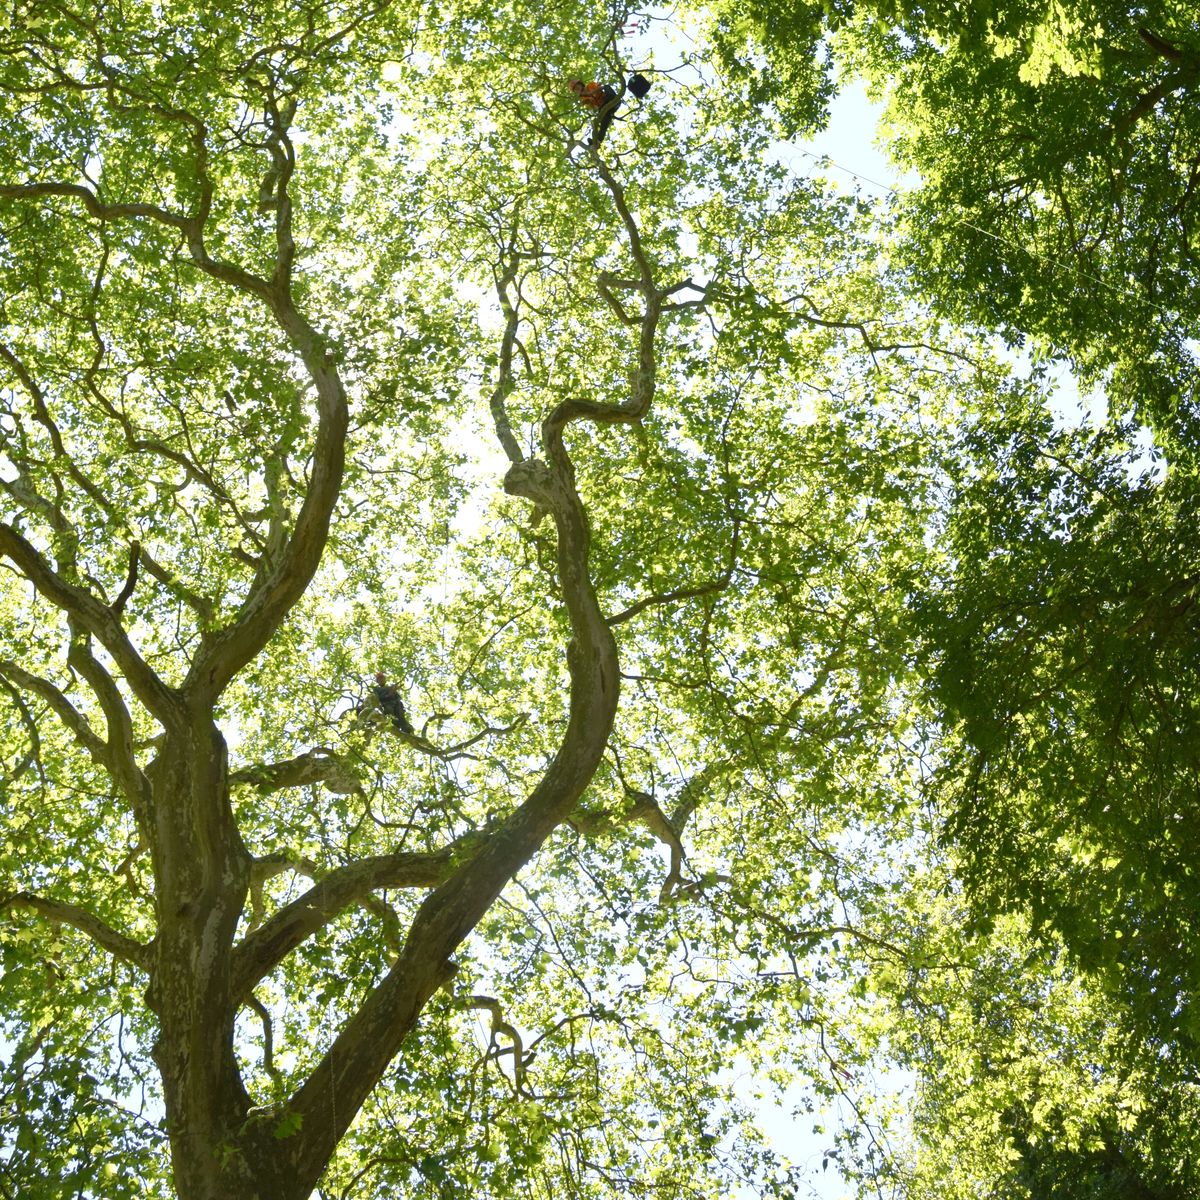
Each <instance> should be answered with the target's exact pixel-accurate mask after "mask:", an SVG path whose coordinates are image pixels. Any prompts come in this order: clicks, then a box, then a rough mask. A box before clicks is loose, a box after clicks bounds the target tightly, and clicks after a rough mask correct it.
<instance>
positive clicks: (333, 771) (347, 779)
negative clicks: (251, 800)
mask: <svg viewBox="0 0 1200 1200" xmlns="http://www.w3.org/2000/svg"><path fill="white" fill-rule="evenodd" d="M229 782H230V784H239V783H247V784H251V785H252V786H254V787H255V788H257V789H258V791H259V792H261V793H263V794H264V795H266V794H269V793H271V792H278V791H282V790H283V789H284V788H292V787H303V786H304V785H305V784H310V783H324V784H325V785H326V786H327V787H328V788H329V790H330V791H331V792H336V793H337V794H338V795H340V796H348V795H351V794H352V793H354V792H359V791H361V790H362V787H361V785H360V784H359V782H358V780H357V778H355V775H354V772H353V771H352V770H351V769H350V768H349V767H348V766H347V765H346V761H345V759H343V758H341V757H339V756H338V755H337V754H336V753H335V752H334V751H332V750H330V749H329V748H328V747H327V746H314V747H313V748H312V749H311V750H307V751H305V752H304V753H303V754H297V755H296V757H295V758H288V759H284V760H283V761H282V762H275V763H263V764H262V765H260V766H256V767H242V768H241V769H240V770H237V771H234V772H232V773H231V774H230V776H229Z"/></svg>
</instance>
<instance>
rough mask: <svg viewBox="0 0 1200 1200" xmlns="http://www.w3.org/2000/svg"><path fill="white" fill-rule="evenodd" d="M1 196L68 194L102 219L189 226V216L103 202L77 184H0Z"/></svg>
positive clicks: (27, 197)
mask: <svg viewBox="0 0 1200 1200" xmlns="http://www.w3.org/2000/svg"><path fill="white" fill-rule="evenodd" d="M0 196H2V197H5V198H6V199H11V200H37V199H39V198H41V197H49V196H67V197H70V198H71V199H74V200H81V201H83V206H84V207H85V208H86V209H87V210H88V212H89V213H91V215H92V216H93V217H96V218H97V219H98V220H101V221H117V220H122V219H125V218H131V217H148V218H150V220H152V221H157V222H159V224H162V225H169V226H171V227H172V228H173V229H183V230H186V229H188V228H190V227H191V225H192V223H193V221H192V218H191V217H185V216H183V215H181V214H180V213H172V212H168V211H167V210H166V209H165V208H159V207H158V206H157V205H156V204H105V203H103V202H102V201H101V199H100V197H99V196H97V195H96V193H95V192H93V191H92V189H91V188H87V187H84V186H83V185H82V184H79V183H52V182H45V183H0Z"/></svg>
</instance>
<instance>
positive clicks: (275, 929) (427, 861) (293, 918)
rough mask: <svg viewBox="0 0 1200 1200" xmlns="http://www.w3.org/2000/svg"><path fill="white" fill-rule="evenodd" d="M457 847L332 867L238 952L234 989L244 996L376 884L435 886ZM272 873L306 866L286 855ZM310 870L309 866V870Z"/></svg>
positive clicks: (279, 858)
mask: <svg viewBox="0 0 1200 1200" xmlns="http://www.w3.org/2000/svg"><path fill="white" fill-rule="evenodd" d="M455 850H456V847H455V846H451V847H447V848H446V849H444V850H438V851H434V852H433V853H430V854H381V855H377V856H375V857H373V858H365V859H361V860H359V861H358V862H353V863H348V864H347V865H346V866H344V867H338V868H336V869H335V870H333V871H330V872H329V874H328V875H326V876H325V877H324V878H323V879H320V880H319V881H318V882H317V883H315V884H314V885H313V886H312V887H311V888H309V889H308V891H307V892H305V893H304V895H302V896H300V897H298V898H297V899H295V900H293V901H292V902H291V903H290V904H287V905H285V906H284V907H283V908H281V909H280V910H279V911H278V912H276V913H275V914H274V915H273V916H272V917H271V918H270V919H269V920H268V921H266V922H264V923H263V924H262V925H260V926H259V927H258V928H257V929H255V930H254V931H253V932H252V933H249V934H247V935H246V937H245V938H244V939H243V940H242V942H241V944H240V945H238V946H237V947H236V948H235V949H234V952H233V967H232V978H233V981H234V982H233V985H232V991H233V995H234V996H235V997H237V998H239V1000H240V999H244V997H245V996H247V995H248V994H249V991H250V989H251V988H253V987H254V986H255V985H256V984H257V983H258V982H259V981H260V980H261V979H263V978H264V977H265V976H267V975H268V974H270V972H271V971H273V970H274V969H275V967H276V966H278V964H279V963H281V962H282V961H283V960H284V958H286V957H287V956H288V954H290V953H291V952H292V951H293V950H294V949H295V948H296V947H297V946H299V945H300V944H301V943H302V942H304V941H305V940H306V939H307V938H309V937H311V936H312V935H313V934H314V933H317V932H318V931H319V930H321V929H323V928H324V927H325V926H326V925H328V924H329V922H330V921H332V920H333V919H334V918H335V917H336V916H338V914H339V913H342V912H344V911H345V910H346V909H347V908H350V907H352V906H353V905H355V904H359V903H362V902H363V901H364V899H366V898H368V897H369V896H370V895H371V893H372V892H374V891H375V890H376V889H377V888H388V887H392V888H394V887H434V886H436V885H437V884H439V883H440V882H442V880H443V879H445V877H446V874H447V872H448V870H449V869H450V867H451V865H452V863H453V861H454V853H455ZM265 862H266V865H267V866H268V867H269V868H270V869H272V872H273V873H278V872H279V871H285V870H289V869H293V868H294V869H297V870H299V869H301V868H302V867H305V866H308V865H309V864H300V866H297V865H296V864H295V863H294V862H292V861H291V860H288V859H286V858H285V857H284V856H273V857H272V858H270V859H267V860H265ZM305 873H306V874H307V873H308V872H307V870H306V871H305Z"/></svg>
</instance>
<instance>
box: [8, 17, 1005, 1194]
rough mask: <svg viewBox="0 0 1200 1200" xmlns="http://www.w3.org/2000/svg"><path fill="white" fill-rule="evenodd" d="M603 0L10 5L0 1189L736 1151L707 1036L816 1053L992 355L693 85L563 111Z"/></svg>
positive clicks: (901, 885) (508, 1173)
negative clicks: (403, 710) (941, 538)
mask: <svg viewBox="0 0 1200 1200" xmlns="http://www.w3.org/2000/svg"><path fill="white" fill-rule="evenodd" d="M623 17H624V14H621V13H617V14H615V19H614V14H611V13H605V14H598V15H597V16H596V17H595V18H594V20H593V21H592V23H591V24H587V23H584V24H581V17H580V13H579V12H578V11H577V8H576V6H562V8H561V10H559V9H547V8H546V7H545V6H544V5H541V4H538V5H535V6H529V7H528V8H527V7H525V6H522V5H519V4H516V5H513V6H511V7H509V6H503V5H501V6H496V5H488V6H483V7H472V6H470V5H462V6H455V5H452V6H449V7H444V8H442V9H439V10H436V11H435V10H432V9H431V10H429V12H428V13H415V12H412V11H410V10H409V9H408V8H407V7H401V6H393V5H389V4H387V3H382V2H381V3H375V4H370V5H366V6H361V5H348V6H345V7H343V6H340V5H335V4H328V3H317V4H296V5H292V6H289V9H288V11H287V13H286V14H285V15H281V14H280V13H279V12H278V11H276V7H275V6H265V5H258V4H254V3H251V4H245V3H243V4H239V5H227V4H218V5H211V4H206V5H197V6H192V5H189V4H182V3H181V4H165V5H164V4H158V3H156V4H148V3H123V4H119V5H117V4H111V5H110V4H94V5H88V6H80V7H78V8H76V7H72V6H70V5H67V4H60V3H57V2H49V3H46V2H41V0H39V3H38V4H37V5H36V6H33V7H30V8H29V9H28V11H21V10H20V9H18V10H17V12H16V19H15V20H14V22H13V23H12V24H11V26H10V27H9V28H8V29H7V30H6V31H5V32H4V33H3V35H2V44H0V49H2V55H0V105H2V106H3V112H4V121H3V123H2V126H0V128H2V132H0V139H2V142H3V155H2V161H3V168H2V169H0V221H2V229H3V251H2V254H0V272H2V273H3V285H2V286H3V301H2V303H3V313H2V320H0V379H2V383H3V391H2V392H0V395H2V397H3V414H2V415H0V452H2V453H0V464H2V468H3V469H2V471H0V491H2V496H0V506H2V513H3V522H2V523H0V554H2V555H3V561H4V566H5V570H4V573H3V575H2V576H0V580H2V583H0V587H2V589H3V590H2V594H0V595H2V599H0V623H2V628H3V646H4V651H3V657H2V659H0V702H2V710H0V711H2V719H3V722H4V745H5V759H4V771H5V776H4V783H3V787H4V797H5V822H6V825H5V840H4V849H3V855H4V858H3V865H4V872H5V880H6V882H5V885H4V892H3V896H2V899H3V907H4V910H5V914H6V916H5V920H6V934H5V939H4V946H3V953H4V963H5V972H4V979H3V984H2V985H0V989H2V997H3V1004H4V1008H5V1012H6V1014H7V1015H6V1024H5V1039H6V1046H7V1049H8V1051H9V1053H8V1054H6V1059H7V1063H6V1067H5V1075H4V1087H5V1101H4V1103H5V1126H6V1132H5V1135H4V1149H5V1157H4V1167H3V1174H2V1178H3V1180H4V1187H5V1188H6V1190H7V1192H8V1194H12V1195H17V1194H19V1195H22V1196H37V1195H41V1194H46V1195H61V1194H68V1193H69V1194H73V1195H104V1196H110V1197H112V1196H138V1195H164V1194H168V1193H169V1192H170V1191H171V1190H172V1189H173V1190H174V1192H175V1194H177V1195H179V1196H180V1197H182V1198H184V1200H218V1198H221V1200H238V1198H250V1197H259V1198H261V1200H266V1198H267V1197H272V1198H276V1197H277V1198H280V1200H283V1198H288V1200H291V1198H296V1200H299V1198H303V1197H307V1196H308V1195H309V1194H310V1193H311V1192H312V1191H313V1189H314V1188H315V1187H317V1186H318V1181H322V1182H321V1184H320V1186H321V1187H322V1189H323V1190H325V1191H326V1193H327V1194H330V1195H333V1194H338V1195H344V1196H352V1195H353V1196H359V1195H374V1194H396V1193H400V1194H406V1195H408V1194H411V1195H413V1196H444V1195H463V1194H475V1195H505V1194H510V1193H515V1192H519V1193H520V1194H528V1195H543V1196H556V1197H557V1196H599V1195H615V1194H655V1195H664V1196H674V1195H681V1196H682V1195H714V1194H725V1193H726V1192H727V1191H728V1189H729V1188H730V1187H732V1186H733V1181H734V1180H735V1179H738V1178H742V1179H745V1180H747V1181H749V1182H752V1183H757V1184H758V1185H759V1186H762V1187H763V1188H766V1189H767V1190H769V1191H770V1193H771V1194H778V1195H786V1194H789V1190H790V1189H794V1187H795V1186H796V1182H795V1179H794V1177H793V1175H792V1173H791V1172H790V1170H789V1169H788V1168H787V1167H786V1165H785V1164H783V1163H782V1162H780V1161H779V1160H778V1159H777V1158H776V1157H774V1156H772V1155H771V1154H770V1153H769V1152H768V1151H766V1150H765V1149H764V1148H763V1147H762V1146H761V1145H760V1144H758V1143H756V1142H754V1141H753V1140H752V1139H751V1138H750V1137H749V1135H748V1134H746V1133H745V1132H744V1131H742V1126H741V1114H740V1111H739V1109H738V1107H737V1103H736V1097H735V1096H734V1094H733V1081H732V1079H731V1075H730V1072H729V1070H728V1067H729V1056H730V1053H731V1052H732V1050H733V1049H734V1048H741V1050H742V1051H744V1052H745V1053H746V1054H748V1055H749V1056H750V1060H751V1061H757V1062H759V1063H767V1062H769V1063H770V1064H771V1068H770V1069H771V1072H772V1073H774V1072H785V1071H786V1070H787V1069H788V1068H792V1069H800V1070H803V1071H807V1072H808V1073H809V1074H810V1075H811V1076H813V1077H814V1078H816V1079H817V1080H818V1081H820V1086H821V1087H822V1088H823V1089H824V1090H825V1091H827V1092H829V1093H831V1094H832V1093H835V1092H841V1091H845V1090H846V1089H847V1086H848V1081H851V1080H853V1078H854V1076H855V1072H856V1070H857V1065H856V1064H857V1062H858V1061H860V1060H861V1059H862V1058H863V1056H864V1054H865V1051H861V1049H856V1048H855V1045H854V1044H853V1043H852V1042H851V1041H849V1040H845V1039H842V1038H841V1037H840V1035H839V1025H838V1014H839V1013H842V1012H844V1011H845V1008H846V1005H847V1003H848V1002H849V1001H850V1000H852V998H853V997H856V996H862V995H865V988H866V982H865V981H866V977H867V974H868V973H869V972H870V971H871V970H873V969H874V967H875V966H876V965H878V964H879V963H880V962H896V961H899V960H902V959H903V957H904V955H905V953H906V951H905V948H904V941H905V938H906V937H907V936H908V933H909V931H910V928H911V927H912V926H913V918H912V917H911V914H909V913H907V911H906V909H905V908H904V906H903V905H902V904H899V903H898V901H897V899H896V898H897V896H903V895H904V894H905V891H906V881H905V876H904V874H903V872H901V871H900V870H899V869H898V867H897V866H896V864H895V862H893V861H892V860H891V858H890V857H889V855H888V854H886V853H883V852H881V851H880V850H879V843H878V836H879V835H881V834H882V833H883V832H887V831H891V832H893V833H894V834H895V835H896V836H897V837H898V838H899V841H898V842H897V845H901V846H906V845H908V844H909V843H908V841H907V840H906V839H911V837H912V829H911V827H910V825H909V815H910V812H911V808H910V796H911V783H912V781H913V772H912V770H911V767H910V765H909V763H910V761H911V760H910V753H911V752H912V746H911V744H906V742H905V738H906V736H907V734H908V731H909V723H908V718H907V717H906V712H907V705H908V700H907V693H906V690H905V688H906V684H907V681H908V680H909V677H910V675H911V672H912V667H913V663H912V659H911V654H910V653H909V650H908V647H909V644H910V638H909V637H908V636H907V635H906V634H905V633H904V630H905V628H906V623H907V621H908V616H907V611H908V610H907V601H908V599H909V598H910V597H911V596H912V595H913V593H914V589H915V587H916V585H917V582H918V580H919V578H920V576H921V574H922V571H923V569H924V564H925V561H926V559H927V557H928V555H929V553H930V546H931V540H932V539H931V537H930V536H929V524H928V523H929V520H930V514H931V513H932V512H933V510H934V509H935V507H936V504H937V501H938V497H939V494H940V491H941V489H942V488H943V487H944V485H945V482H946V479H947V478H948V476H947V474H946V465H945V462H944V460H943V452H944V449H945V448H944V446H943V443H942V439H941V435H940V432H939V431H940V430H941V429H942V428H943V424H944V421H945V420H946V417H947V414H948V413H950V412H952V411H953V410H954V408H955V406H963V405H969V404H971V403H972V397H973V396H975V395H976V394H977V393H979V392H988V391H989V390H990V389H992V388H994V386H995V383H994V379H995V377H996V375H997V373H996V372H995V371H994V369H993V368H992V367H991V366H989V365H988V363H987V362H986V360H985V359H984V357H983V356H982V355H980V354H979V353H978V352H977V351H969V350H968V348H966V347H964V346H962V345H954V344H951V342H950V341H949V339H948V337H947V335H946V334H945V332H944V331H943V330H940V329H939V328H938V327H937V326H936V325H935V324H934V323H933V322H931V321H928V320H927V319H925V318H923V317H922V316H921V314H920V311H919V308H918V307H917V306H916V305H915V304H914V302H913V301H912V300H911V298H908V297H906V296H904V295H902V294H900V292H899V291H898V289H897V287H896V285H895V282H894V281H893V280H891V279H890V278H889V276H888V273H887V262H886V257H885V256H883V255H881V253H880V240H881V238H882V236H883V234H882V233H881V231H880V230H879V229H878V228H877V227H876V226H874V225H873V224H872V223H871V220H870V214H869V213H867V212H866V211H865V210H864V209H862V208H861V207H860V206H859V205H858V204H857V203H855V202H853V201H849V200H846V199H844V198H839V197H837V196H836V195H834V194H832V193H831V192H830V191H829V190H828V189H826V188H825V186H824V185H823V184H822V183H821V182H820V181H815V180H806V179H797V178H794V177H791V176H790V175H789V174H788V173H787V172H786V171H784V170H782V169H781V168H779V167H778V166H777V165H772V159H771V156H770V154H769V153H767V151H768V149H769V142H770V136H771V126H770V125H769V124H767V123H766V122H765V120H764V119H763V118H762V116H761V113H760V111H759V109H758V108H757V107H756V105H755V104H754V103H753V102H752V100H751V97H750V93H749V91H748V90H746V89H745V88H744V87H743V83H744V81H739V80H737V79H730V80H727V81H726V82H725V83H724V84H723V85H722V86H721V87H719V88H718V87H717V86H716V82H717V81H716V77H715V76H714V75H712V74H711V72H710V73H709V74H707V75H706V74H705V73H704V72H705V71H706V70H708V68H706V67H704V65H703V64H702V63H693V64H692V65H691V66H689V67H687V68H686V69H684V68H681V69H680V70H679V72H677V73H676V74H668V73H663V74H659V75H656V76H655V77H654V82H655V87H654V90H653V91H652V93H651V96H650V98H649V100H648V101H647V102H646V103H645V104H644V105H642V106H640V107H639V106H635V105H634V104H633V102H632V98H631V97H629V96H625V97H623V108H622V112H621V116H622V117H623V118H624V119H623V120H620V121H618V122H617V123H616V124H615V126H614V128H613V130H612V131H611V132H610V133H609V135H608V138H607V140H606V141H605V142H604V143H602V144H601V145H600V146H599V147H589V146H586V145H585V144H584V142H585V141H586V138H587V132H588V131H587V127H588V125H589V123H590V122H589V120H588V118H587V115H586V114H585V113H584V112H583V111H582V110H581V109H579V108H578V106H577V105H576V102H575V99H574V97H573V96H572V95H571V93H570V92H569V91H567V89H566V88H565V86H564V85H565V80H566V79H568V78H569V77H571V76H572V75H583V76H585V77H590V76H591V75H592V74H606V75H608V76H609V77H611V78H612V79H614V80H619V79H620V78H622V77H623V75H624V72H625V67H626V63H625V62H624V61H623V56H622V46H624V45H625V43H622V42H621V41H620V40H619V39H618V37H617V34H618V33H619V31H620V29H621V26H622V24H623ZM501 484H502V486H501ZM376 670H379V671H382V672H383V673H384V674H385V675H386V676H389V677H391V679H392V681H393V682H396V683H398V685H399V688H400V691H401V692H402V695H403V699H404V701H405V702H406V704H407V707H408V713H409V716H410V717H411V719H412V721H413V724H414V726H415V728H416V730H417V732H416V733H414V734H407V733H402V732H400V731H399V730H398V729H396V728H395V727H394V726H393V724H392V722H391V720H390V718H389V717H388V715H387V713H386V712H384V711H383V710H382V708H381V705H380V701H379V697H378V696H377V695H376V694H375V693H374V692H372V691H371V690H370V689H369V687H368V683H369V680H370V678H371V676H372V675H373V673H374V672H375V671H376ZM857 947H861V948H862V950H863V953H862V954H861V955H859V954H858V950H857V949H856V948H857ZM481 1022H482V1024H481ZM483 1026H486V1031H485V1033H484V1035H483V1037H482V1040H481V1039H480V1035H479V1030H480V1029H481V1028H483ZM151 1059H152V1062H151ZM764 1069H765V1068H764ZM615 1115H619V1117H620V1119H619V1120H616V1121H614V1120H613V1117H614V1116H615ZM339 1146H340V1147H341V1151H340V1152H339ZM868 1157H869V1155H868ZM168 1162H169V1165H168Z"/></svg>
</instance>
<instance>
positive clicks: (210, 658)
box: [184, 247, 350, 703]
mask: <svg viewBox="0 0 1200 1200" xmlns="http://www.w3.org/2000/svg"><path fill="white" fill-rule="evenodd" d="M200 250H201V252H203V248H202V247H201V248H200ZM205 257H207V256H205ZM268 299H269V304H270V307H271V309H272V311H273V312H274V314H275V317H276V320H277V321H278V323H279V326H280V328H281V329H282V330H283V331H284V333H285V334H286V335H287V338H288V340H289V342H290V343H291V345H292V347H293V349H294V350H296V352H297V353H298V354H299V355H300V357H301V358H302V359H303V361H304V365H305V367H306V368H307V370H308V374H309V377H310V379H311V380H312V381H313V385H314V386H315V388H316V392H317V413H318V418H317V436H316V444H315V445H314V447H313V462H312V472H311V475H310V478H309V486H308V490H307V492H306V493H305V496H304V503H303V504H302V505H301V507H300V512H299V514H298V516H297V517H296V522H295V525H294V526H293V528H292V533H291V536H290V537H289V538H288V540H287V542H286V544H285V545H284V547H283V549H282V550H281V552H280V553H279V554H278V556H277V557H276V558H275V560H274V561H273V562H272V563H271V564H270V566H269V568H268V569H267V570H266V571H265V572H264V573H263V575H262V576H261V578H260V579H258V580H256V581H255V583H254V585H253V586H252V587H251V589H250V594H249V595H248V596H247V597H246V600H245V602H244V603H243V604H242V607H241V608H240V609H239V611H238V613H237V615H236V616H235V617H234V619H233V621H232V622H231V623H230V624H229V625H227V626H225V627H224V628H223V629H221V630H218V631H216V632H213V633H210V634H206V635H205V636H204V638H203V640H202V642H201V645H200V649H199V651H198V652H197V655H196V658H195V660H194V661H193V663H192V666H191V669H190V670H189V672H188V676H187V679H186V680H185V681H184V690H185V691H188V690H190V691H191V692H192V693H193V694H194V695H195V696H196V698H197V700H198V701H201V702H208V703H211V702H212V701H214V700H215V699H216V697H217V696H219V695H220V694H221V692H222V691H223V690H224V689H225V688H226V687H227V686H228V684H229V682H230V680H232V679H233V677H234V676H235V675H236V674H237V672H238V671H240V670H241V669H242V667H244V666H245V665H246V664H247V663H248V662H250V660H251V659H253V658H254V657H255V656H256V655H257V654H258V653H259V652H260V651H261V650H262V649H263V647H264V646H265V645H266V644H267V642H268V641H270V639H271V637H272V636H273V635H274V633H275V631H276V630H277V629H278V628H279V626H280V624H281V623H282V622H283V619H284V618H285V617H286V616H287V614H288V613H289V612H290V611H291V609H292V606H293V605H294V604H295V603H296V601H297V600H299V599H300V597H301V596H302V595H303V594H304V591H305V589H306V588H307V587H308V584H309V581H310V580H311V579H312V577H313V575H314V574H315V573H316V570H317V567H318V565H319V564H320V561H321V556H322V554H323V553H324V550H325V544H326V542H327V541H328V538H329V523H330V520H331V519H332V517H333V510H334V505H335V504H336V503H337V498H338V495H339V494H340V492H341V486H342V474H343V471H344V468H345V463H346V431H347V429H348V427H349V421H350V414H349V407H348V405H347V402H346V393H345V390H344V388H343V387H342V381H341V378H340V376H339V375H338V372H337V369H336V367H335V366H334V364H333V361H332V357H331V356H330V355H329V354H327V352H326V350H325V348H324V345H323V343H322V339H321V338H320V336H319V335H318V333H317V331H316V330H315V329H314V328H313V327H312V326H311V325H309V323H308V322H307V321H306V320H305V319H304V318H303V317H302V316H301V315H300V313H299V312H298V311H297V310H296V308H295V307H294V305H293V304H292V301H291V298H290V296H288V295H287V294H280V293H279V292H278V291H276V290H274V289H272V290H271V291H270V292H269V294H268Z"/></svg>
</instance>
